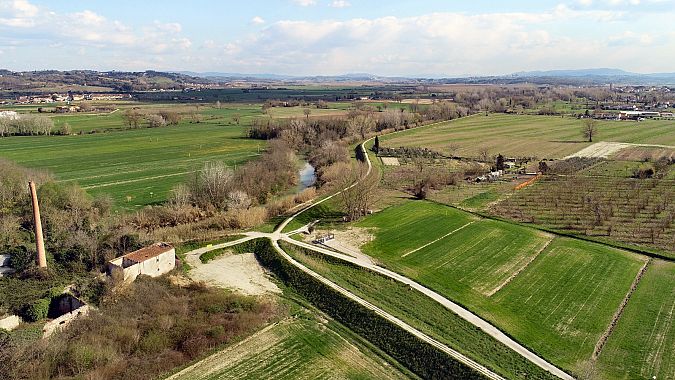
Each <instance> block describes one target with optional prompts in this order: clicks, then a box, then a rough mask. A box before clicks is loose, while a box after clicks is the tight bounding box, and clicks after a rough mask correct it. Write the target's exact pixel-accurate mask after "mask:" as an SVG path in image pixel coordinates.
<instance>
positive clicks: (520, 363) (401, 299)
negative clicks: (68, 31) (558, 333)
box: [282, 244, 553, 379]
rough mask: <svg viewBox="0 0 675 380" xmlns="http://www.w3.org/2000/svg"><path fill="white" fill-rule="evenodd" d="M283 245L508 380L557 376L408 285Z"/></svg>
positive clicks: (331, 277)
mask: <svg viewBox="0 0 675 380" xmlns="http://www.w3.org/2000/svg"><path fill="white" fill-rule="evenodd" d="M282 246H283V248H284V250H285V251H286V252H288V253H289V254H291V255H292V256H293V258H295V259H296V260H298V261H300V262H301V263H303V264H304V265H306V266H307V267H309V268H310V269H312V270H314V271H316V272H318V273H319V274H321V275H322V276H325V277H326V278H328V279H330V280H331V281H334V282H335V283H337V284H338V285H340V286H342V287H345V288H346V289H348V290H350V291H351V292H353V293H354V294H356V295H358V296H359V297H362V298H363V299H365V300H366V301H368V302H371V303H373V304H374V305H376V306H378V307H381V308H382V309H384V310H385V311H387V312H389V313H391V314H393V315H394V316H396V317H398V318H401V319H402V320H403V321H405V322H407V323H409V324H410V325H412V326H413V327H415V328H417V329H419V330H420V331H422V332H424V333H426V334H428V335H430V336H432V337H433V338H434V339H437V340H438V341H440V342H443V343H445V344H447V345H448V346H450V347H452V348H454V349H456V350H458V351H460V352H462V353H464V354H465V355H467V356H469V357H471V358H472V359H474V360H476V361H477V362H479V363H481V364H483V365H487V366H488V368H490V369H492V370H493V371H496V372H497V373H499V374H501V375H503V376H505V377H507V378H513V379H518V378H527V379H549V378H551V379H552V378H553V376H552V375H550V374H549V373H547V372H546V371H543V370H542V369H540V368H539V367H537V366H536V365H534V364H533V363H531V362H529V361H528V360H527V359H525V358H523V357H522V356H520V355H519V354H517V353H516V352H514V351H512V350H511V349H510V348H508V347H506V346H504V345H502V344H501V343H499V342H497V341H496V340H494V339H493V338H491V337H490V336H488V335H487V334H485V333H484V332H482V331H481V330H479V329H477V328H476V327H475V326H473V325H472V324H470V323H469V322H467V321H466V320H464V319H462V318H460V317H459V316H457V315H456V314H454V313H452V312H451V311H449V310H448V309H446V308H445V307H444V306H442V305H441V304H439V303H437V302H436V301H434V300H432V299H430V298H429V297H427V296H425V295H423V294H421V293H418V292H417V291H411V290H410V288H409V287H408V286H406V285H404V284H400V283H397V282H393V281H391V280H390V279H389V278H387V277H384V276H382V275H380V274H377V273H373V272H370V271H368V270H363V269H362V268H360V267H356V266H353V265H351V264H349V263H346V262H343V261H340V260H339V259H334V258H331V257H328V256H323V255H320V254H316V253H313V252H311V251H307V250H305V249H302V248H298V247H295V246H292V245H290V244H283V245H282Z"/></svg>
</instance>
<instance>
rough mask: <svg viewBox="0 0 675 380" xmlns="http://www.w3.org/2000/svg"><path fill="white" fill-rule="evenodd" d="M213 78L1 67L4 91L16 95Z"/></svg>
mask: <svg viewBox="0 0 675 380" xmlns="http://www.w3.org/2000/svg"><path fill="white" fill-rule="evenodd" d="M207 83H211V82H210V81H209V80H207V79H204V78H200V77H196V76H190V75H185V74H179V73H167V72H160V71H153V70H148V71H142V72H124V71H104V72H101V71H93V70H71V71H58V70H43V71H21V72H15V71H9V70H1V69H0V91H2V92H3V93H10V94H15V95H21V94H32V93H45V92H46V93H49V92H64V91H68V90H72V91H76V92H110V91H117V92H133V91H150V90H183V89H185V88H188V87H191V86H194V85H195V84H207Z"/></svg>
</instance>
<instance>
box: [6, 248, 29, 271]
mask: <svg viewBox="0 0 675 380" xmlns="http://www.w3.org/2000/svg"><path fill="white" fill-rule="evenodd" d="M5 253H8V254H9V255H10V256H9V265H10V266H11V267H12V268H14V269H16V271H17V272H19V273H21V272H24V271H26V270H27V269H30V268H32V267H34V266H35V257H36V253H35V252H34V251H32V250H29V249H28V248H27V247H26V246H25V245H20V246H17V247H11V248H9V249H7V250H5Z"/></svg>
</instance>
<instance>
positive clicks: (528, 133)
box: [380, 114, 675, 158]
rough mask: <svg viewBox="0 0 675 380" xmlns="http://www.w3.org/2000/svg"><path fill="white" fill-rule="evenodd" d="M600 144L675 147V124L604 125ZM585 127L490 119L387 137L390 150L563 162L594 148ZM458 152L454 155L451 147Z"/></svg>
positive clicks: (564, 121)
mask: <svg viewBox="0 0 675 380" xmlns="http://www.w3.org/2000/svg"><path fill="white" fill-rule="evenodd" d="M598 124H599V132H598V135H597V137H596V139H595V140H596V141H616V142H629V143H643V144H662V145H675V121H668V120H647V121H644V122H640V123H637V122H631V121H599V122H598ZM582 125H583V122H582V121H581V120H579V119H576V118H572V117H565V118H562V117H559V116H529V115H506V114H491V115H490V116H484V114H479V115H475V116H472V117H467V118H462V119H458V120H454V121H451V122H446V123H443V124H441V125H437V126H432V127H426V128H424V127H423V128H418V129H414V130H409V131H406V132H403V133H398V134H396V135H392V136H383V137H382V138H381V139H380V143H381V144H382V146H385V147H399V146H419V147H426V148H430V149H433V150H436V151H441V152H445V153H453V154H454V155H459V156H465V157H477V156H479V154H480V153H481V151H483V150H486V151H487V152H488V153H489V154H490V155H497V154H500V153H501V154H504V155H506V156H509V157H538V158H562V157H564V156H567V155H569V154H572V153H574V152H577V151H579V150H581V149H583V148H585V147H587V146H589V145H590V143H588V142H586V141H583V136H582V133H581V129H582ZM452 145H456V146H457V149H456V150H453V151H452V152H450V147H451V146H452Z"/></svg>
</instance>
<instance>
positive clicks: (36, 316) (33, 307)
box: [21, 298, 51, 322]
mask: <svg viewBox="0 0 675 380" xmlns="http://www.w3.org/2000/svg"><path fill="white" fill-rule="evenodd" d="M50 304H51V298H41V299H39V300H37V301H33V302H31V303H29V304H28V305H26V306H25V307H24V309H23V310H22V313H21V317H23V319H25V320H27V321H28V322H36V321H39V320H41V319H44V318H46V317H47V314H48V313H49V305H50Z"/></svg>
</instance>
